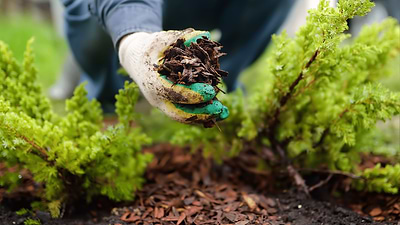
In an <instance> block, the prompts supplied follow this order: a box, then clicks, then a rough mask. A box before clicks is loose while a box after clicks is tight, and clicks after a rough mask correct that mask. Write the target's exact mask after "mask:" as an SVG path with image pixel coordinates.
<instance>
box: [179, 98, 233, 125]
mask: <svg viewBox="0 0 400 225" xmlns="http://www.w3.org/2000/svg"><path fill="white" fill-rule="evenodd" d="M174 105H175V107H176V108H177V109H180V110H182V111H184V112H186V113H191V114H207V115H213V116H215V117H216V118H217V120H223V119H226V118H227V117H228V116H229V110H228V108H227V107H226V106H224V105H222V103H221V102H220V101H218V100H215V101H213V102H212V103H211V104H208V105H206V106H204V107H198V105H185V104H174Z"/></svg>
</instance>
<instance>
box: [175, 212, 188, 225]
mask: <svg viewBox="0 0 400 225" xmlns="http://www.w3.org/2000/svg"><path fill="white" fill-rule="evenodd" d="M185 218H186V214H185V213H181V215H180V216H179V218H178V222H176V225H179V224H181V223H182V222H183V220H184V219H185Z"/></svg>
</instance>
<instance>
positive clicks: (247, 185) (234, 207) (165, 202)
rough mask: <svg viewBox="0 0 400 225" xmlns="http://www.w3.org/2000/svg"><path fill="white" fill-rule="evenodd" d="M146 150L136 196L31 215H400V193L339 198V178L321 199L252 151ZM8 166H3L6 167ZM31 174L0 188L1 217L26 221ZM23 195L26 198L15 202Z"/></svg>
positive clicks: (84, 223)
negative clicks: (14, 186) (220, 158)
mask: <svg viewBox="0 0 400 225" xmlns="http://www.w3.org/2000/svg"><path fill="white" fill-rule="evenodd" d="M146 151H147V152H151V153H153V154H154V155H155V160H154V161H153V162H152V163H151V165H149V168H148V170H147V172H146V175H145V177H146V180H147V182H146V184H145V185H144V186H143V188H142V190H141V191H139V192H138V193H137V195H136V199H135V201H134V202H131V203H123V204H118V205H114V206H112V204H110V203H107V202H103V203H101V205H102V206H101V207H99V205H100V203H99V202H101V201H97V200H96V201H94V202H93V203H92V205H94V206H95V207H88V208H87V209H85V208H84V205H82V206H81V207H79V208H77V209H75V211H71V210H66V214H65V217H64V218H62V219H57V220H54V219H51V218H50V217H49V215H48V213H47V212H36V217H35V216H29V217H30V218H35V219H40V221H41V223H42V224H43V225H46V224H51V225H61V224H62V225H72V224H74V225H75V224H79V225H88V224H101V225H109V224H112V225H128V224H130V225H131V224H143V225H151V224H163V225H164V224H174V225H176V224H180V225H187V224H195V225H199V224H209V225H214V224H217V225H218V224H232V225H251V224H266V225H289V224H292V225H313V224H343V225H348V224H396V225H397V222H395V221H399V220H400V214H399V211H400V210H399V201H400V196H399V195H397V196H393V195H383V194H376V193H369V194H368V193H365V194H362V193H358V192H347V193H345V194H344V195H342V196H341V197H337V199H334V198H333V197H332V193H331V190H332V189H335V188H331V187H332V186H335V183H336V181H335V180H333V182H332V183H333V184H332V183H330V184H328V185H325V186H323V187H322V188H319V189H317V190H316V191H315V193H314V192H312V194H313V195H314V197H315V198H314V199H312V198H308V197H307V196H305V195H304V194H302V193H299V192H296V191H294V190H293V189H291V188H290V187H289V186H285V185H283V186H282V182H280V181H279V176H280V175H279V174H272V175H271V174H267V173H256V171H255V170H254V169H252V166H255V165H254V164H252V163H251V162H254V157H256V156H255V155H252V153H250V152H243V153H241V155H240V156H239V158H234V159H231V160H228V161H227V162H225V163H224V164H222V165H218V164H215V163H214V162H213V161H212V160H210V159H204V158H203V157H202V156H201V153H200V152H198V153H195V154H190V153H189V150H188V149H184V148H176V147H173V146H169V145H156V146H153V147H151V148H149V149H146ZM239 159H240V160H239ZM2 170H3V171H2ZM4 170H5V167H4V166H1V165H0V174H2V172H4ZM270 176H273V177H274V178H271V177H270ZM314 177H315V175H314ZM27 178H29V174H23V180H24V184H25V185H23V186H22V187H21V188H20V189H19V190H18V192H16V193H14V194H12V195H10V194H6V192H5V190H4V189H2V188H0V199H3V201H1V200H0V224H17V225H19V224H21V225H22V224H24V219H26V218H27V216H26V215H25V216H17V215H16V214H15V211H16V210H18V209H20V208H21V206H22V207H29V201H31V200H32V198H29V197H28V196H29V193H30V192H31V195H33V193H32V192H34V189H36V188H38V186H37V185H35V184H34V183H32V181H31V180H29V179H27ZM282 179H284V178H282ZM286 179H287V178H286ZM275 181H276V182H277V183H273V182H275ZM277 184H281V186H280V187H277ZM32 189H33V190H32ZM21 193H22V194H21ZM321 196H323V197H322V198H321ZM316 198H318V199H323V200H324V201H318V200H316ZM16 199H18V201H19V202H20V203H21V204H19V206H18V207H10V205H13V204H14V205H15V201H16ZM24 199H25V200H24ZM75 207H77V206H75ZM109 207H115V208H109ZM351 209H353V210H351ZM110 212H111V215H110ZM46 213H47V214H46ZM104 213H106V214H104ZM79 215H80V216H79ZM101 215H105V217H104V216H101ZM382 218H383V219H384V220H385V221H386V222H383V221H382Z"/></svg>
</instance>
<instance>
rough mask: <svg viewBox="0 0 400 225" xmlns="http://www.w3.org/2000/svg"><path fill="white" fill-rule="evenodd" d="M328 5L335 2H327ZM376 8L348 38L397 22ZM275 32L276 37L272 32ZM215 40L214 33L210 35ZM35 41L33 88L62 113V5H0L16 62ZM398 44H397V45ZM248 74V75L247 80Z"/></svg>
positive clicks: (289, 24) (0, 0) (391, 6)
mask: <svg viewBox="0 0 400 225" xmlns="http://www.w3.org/2000/svg"><path fill="white" fill-rule="evenodd" d="M318 2H319V0H298V1H297V2H296V3H295V5H294V7H293V8H292V10H291V13H290V14H289V15H288V17H287V19H286V22H285V23H284V24H283V26H282V27H281V29H280V30H286V31H287V33H288V34H289V36H294V35H295V32H296V30H297V29H298V28H299V27H300V26H301V25H302V24H304V23H305V20H306V15H307V10H308V9H310V8H315V7H316V6H317V5H318ZM330 2H331V5H332V6H334V5H335V4H336V0H330ZM375 4H376V6H375V7H374V9H373V11H372V12H371V13H369V14H368V16H366V17H362V18H355V19H353V20H352V21H349V24H350V33H352V34H353V35H356V34H357V33H358V32H359V30H360V29H361V26H362V25H364V24H370V23H374V22H380V21H382V20H383V19H384V18H386V17H388V16H392V17H395V18H397V19H399V18H400V0H375ZM278 32H280V31H278ZM212 34H214V37H217V38H218V31H213V32H212ZM31 37H34V38H35V42H34V46H33V47H34V49H35V55H36V65H37V68H38V70H39V82H40V84H41V85H42V86H43V88H44V89H45V91H46V92H47V93H48V95H49V97H51V98H52V99H53V100H54V103H55V105H56V108H59V110H57V109H56V110H57V111H62V109H63V106H62V104H63V103H62V102H63V101H60V100H64V99H65V98H68V97H70V96H71V94H72V92H73V89H74V87H75V86H76V85H77V84H78V82H79V76H80V69H79V67H78V66H77V65H76V63H75V62H74V59H73V57H71V55H70V53H69V51H68V46H67V44H66V42H65V39H64V34H63V5H62V4H61V0H0V40H2V41H4V42H5V43H7V44H8V45H9V46H10V48H11V50H12V51H13V52H14V55H15V56H16V58H17V59H18V60H19V61H20V62H21V61H22V58H23V53H24V50H25V47H26V42H27V41H28V40H29V39H30V38H31ZM399 41H400V40H399ZM267 55H268V51H267V50H266V53H265V54H264V55H263V56H262V57H261V58H260V59H259V60H258V61H257V62H256V63H254V65H253V66H252V67H250V68H248V69H247V70H246V71H245V72H244V73H243V75H242V77H241V81H242V83H243V84H244V86H245V87H246V86H247V89H251V87H252V86H253V85H252V83H251V81H252V80H254V79H251V78H249V77H253V78H254V76H255V75H256V74H260V73H263V69H264V68H265V57H267ZM393 71H394V73H395V74H394V76H391V77H390V78H388V79H387V80H382V83H384V84H385V85H386V86H388V87H389V88H391V89H393V90H397V91H400V59H399V60H395V62H394V63H393ZM249 74H250V75H249Z"/></svg>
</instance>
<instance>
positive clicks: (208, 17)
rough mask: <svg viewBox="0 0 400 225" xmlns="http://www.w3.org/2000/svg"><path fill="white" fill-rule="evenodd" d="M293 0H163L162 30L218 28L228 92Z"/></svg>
mask: <svg viewBox="0 0 400 225" xmlns="http://www.w3.org/2000/svg"><path fill="white" fill-rule="evenodd" d="M293 4H294V0H281V1H273V0H248V1H243V0H225V1H213V0H203V1H183V0H169V1H166V5H165V9H164V28H165V29H184V28H187V27H193V28H195V29H204V30H211V29H214V28H218V29H220V30H221V33H222V37H221V40H220V42H221V44H222V45H223V46H224V48H223V51H224V52H226V53H228V55H227V56H224V57H222V58H221V67H222V69H224V70H227V71H228V72H229V76H228V78H227V79H226V80H225V83H226V84H227V86H228V91H233V90H234V89H235V88H236V87H237V78H238V76H239V74H240V73H241V72H242V71H243V70H244V69H245V68H246V67H248V66H249V65H250V64H251V63H253V62H254V61H255V60H256V59H257V58H258V57H259V56H260V55H261V53H262V52H263V51H264V50H265V48H266V46H267V45H268V43H269V41H270V39H271V35H272V34H273V33H275V32H277V31H278V29H279V27H280V26H281V25H282V23H283V22H284V20H285V18H286V16H287V14H288V13H289V11H290V9H291V6H292V5H293Z"/></svg>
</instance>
